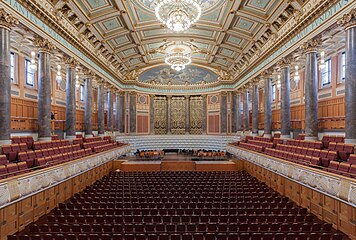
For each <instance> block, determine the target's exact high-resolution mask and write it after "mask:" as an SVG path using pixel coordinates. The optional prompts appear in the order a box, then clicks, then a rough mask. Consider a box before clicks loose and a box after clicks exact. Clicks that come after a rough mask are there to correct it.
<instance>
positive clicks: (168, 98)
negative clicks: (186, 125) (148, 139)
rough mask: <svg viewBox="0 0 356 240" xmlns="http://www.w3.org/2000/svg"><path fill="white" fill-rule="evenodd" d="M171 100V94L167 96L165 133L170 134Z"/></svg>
mask: <svg viewBox="0 0 356 240" xmlns="http://www.w3.org/2000/svg"><path fill="white" fill-rule="evenodd" d="M171 102H172V96H167V134H171Z"/></svg>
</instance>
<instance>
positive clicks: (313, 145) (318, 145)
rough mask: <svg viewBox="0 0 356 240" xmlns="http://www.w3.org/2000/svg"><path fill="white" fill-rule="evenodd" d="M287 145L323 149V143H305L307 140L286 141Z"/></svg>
mask: <svg viewBox="0 0 356 240" xmlns="http://www.w3.org/2000/svg"><path fill="white" fill-rule="evenodd" d="M286 144H287V145H291V146H298V147H304V148H314V149H323V143H322V142H320V141H305V140H294V139H288V140H286Z"/></svg>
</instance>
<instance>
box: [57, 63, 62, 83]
mask: <svg viewBox="0 0 356 240" xmlns="http://www.w3.org/2000/svg"><path fill="white" fill-rule="evenodd" d="M56 80H57V83H58V84H60V83H61V81H62V76H61V65H57V76H56Z"/></svg>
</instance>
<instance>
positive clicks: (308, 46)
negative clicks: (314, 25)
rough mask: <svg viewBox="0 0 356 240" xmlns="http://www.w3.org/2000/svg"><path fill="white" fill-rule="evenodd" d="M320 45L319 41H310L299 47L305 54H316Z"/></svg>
mask: <svg viewBox="0 0 356 240" xmlns="http://www.w3.org/2000/svg"><path fill="white" fill-rule="evenodd" d="M320 45H321V39H310V40H308V41H306V42H304V43H302V45H301V46H300V48H301V49H302V50H303V51H304V52H305V53H308V52H316V51H318V47H319V46H320Z"/></svg>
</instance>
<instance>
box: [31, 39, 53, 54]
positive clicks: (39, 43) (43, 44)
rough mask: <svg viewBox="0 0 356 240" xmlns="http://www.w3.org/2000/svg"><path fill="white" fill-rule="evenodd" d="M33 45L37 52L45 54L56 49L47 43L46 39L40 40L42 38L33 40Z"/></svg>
mask: <svg viewBox="0 0 356 240" xmlns="http://www.w3.org/2000/svg"><path fill="white" fill-rule="evenodd" d="M34 45H35V46H36V47H37V48H38V51H39V52H47V53H51V52H52V51H53V50H55V49H56V46H55V45H54V44H53V43H52V42H50V41H48V39H44V38H43V39H42V38H38V39H35V40H34Z"/></svg>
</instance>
